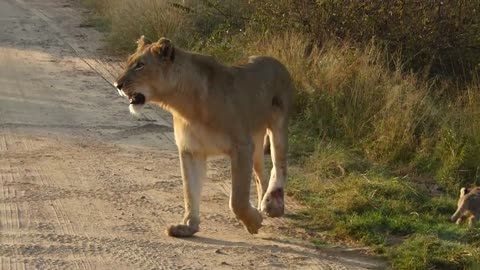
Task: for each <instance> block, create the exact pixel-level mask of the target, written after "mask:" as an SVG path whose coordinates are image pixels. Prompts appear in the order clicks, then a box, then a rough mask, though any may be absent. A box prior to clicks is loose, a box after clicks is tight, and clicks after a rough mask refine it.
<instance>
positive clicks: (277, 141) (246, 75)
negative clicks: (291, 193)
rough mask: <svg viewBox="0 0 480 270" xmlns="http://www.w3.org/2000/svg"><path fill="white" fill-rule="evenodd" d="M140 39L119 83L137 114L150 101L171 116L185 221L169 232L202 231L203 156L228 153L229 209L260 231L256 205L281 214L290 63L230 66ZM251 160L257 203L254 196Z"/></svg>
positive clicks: (263, 60)
mask: <svg viewBox="0 0 480 270" xmlns="http://www.w3.org/2000/svg"><path fill="white" fill-rule="evenodd" d="M137 44H138V47H137V50H136V52H134V53H133V54H132V55H131V56H130V57H129V58H128V62H127V66H126V69H125V71H124V73H123V74H121V75H120V76H119V78H118V79H117V81H116V83H115V86H116V87H117V90H118V91H119V93H120V94H121V95H123V96H126V97H128V99H129V101H130V111H131V112H132V113H136V112H138V111H139V109H140V108H141V107H142V106H143V105H144V104H145V103H153V104H157V105H159V106H161V107H162V108H164V109H165V110H167V111H169V112H170V113H171V114H172V115H173V123H174V133H175V141H176V144H177V147H178V151H179V155H180V166H181V172H182V178H183V186H184V200H185V217H184V219H183V222H182V223H181V224H179V225H173V226H171V227H169V228H168V229H167V233H168V235H170V236H174V237H190V236H192V235H193V234H195V233H196V232H198V230H199V224H200V217H199V206H200V193H201V187H202V182H203V180H204V179H205V177H206V159H207V157H208V156H212V155H228V156H229V157H230V159H231V171H232V189H231V193H230V209H231V210H232V211H233V213H234V214H235V216H236V217H237V218H238V219H239V220H241V222H242V223H243V224H244V226H245V227H246V229H247V230H248V232H250V233H251V234H255V233H257V232H258V229H259V228H260V227H261V226H262V215H261V214H260V212H259V211H258V210H257V208H258V209H261V211H262V212H264V213H266V214H267V215H268V216H270V217H279V216H282V215H283V213H284V184H285V181H286V178H287V160H286V158H287V156H286V155H287V147H288V145H287V141H288V140H287V126H288V116H289V110H290V105H291V96H292V92H293V86H292V81H291V78H290V75H289V73H288V71H287V69H286V68H285V66H284V65H282V64H281V63H280V62H278V61H277V60H275V59H274V58H271V57H265V56H255V57H250V58H249V59H248V62H247V63H245V64H242V65H238V66H225V65H222V64H220V63H218V62H217V61H216V60H215V59H214V58H212V57H211V56H206V55H201V54H196V53H192V52H187V51H184V50H181V49H179V48H177V47H174V46H173V44H172V42H171V41H170V40H169V39H166V38H161V39H160V40H158V41H157V42H154V43H150V42H148V41H146V40H145V38H144V37H143V36H142V37H141V38H140V39H139V40H138V41H137ZM265 134H267V136H268V137H269V140H270V145H271V146H270V148H271V150H270V152H271V156H272V162H273V168H272V171H271V175H270V181H269V182H268V187H267V185H266V184H267V183H266V181H265V180H266V179H265V177H264V160H263V158H264V153H263V142H264V136H265ZM252 167H253V170H254V172H255V180H256V186H257V197H258V206H257V208H255V207H252V205H251V204H250V201H249V194H250V182H251V176H252ZM264 194H265V195H264Z"/></svg>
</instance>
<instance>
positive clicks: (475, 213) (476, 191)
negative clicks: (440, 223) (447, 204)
mask: <svg viewBox="0 0 480 270" xmlns="http://www.w3.org/2000/svg"><path fill="white" fill-rule="evenodd" d="M464 218H468V225H469V226H470V227H472V226H473V223H474V222H475V221H478V220H480V187H473V188H461V189H460V198H459V199H458V204H457V211H455V214H453V216H452V217H451V220H452V222H456V223H457V224H460V222H462V219H464Z"/></svg>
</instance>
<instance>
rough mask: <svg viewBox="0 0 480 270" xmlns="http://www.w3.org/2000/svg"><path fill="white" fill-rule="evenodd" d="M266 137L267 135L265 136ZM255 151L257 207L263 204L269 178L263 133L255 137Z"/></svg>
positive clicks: (254, 168) (254, 169)
mask: <svg viewBox="0 0 480 270" xmlns="http://www.w3.org/2000/svg"><path fill="white" fill-rule="evenodd" d="M265 137H266V136H265ZM254 140H255V151H254V153H253V172H254V177H255V184H256V187H257V209H259V210H260V208H261V206H262V199H263V195H264V194H265V191H266V190H267V185H268V183H267V181H266V180H267V179H266V177H265V160H264V152H263V151H264V148H263V146H264V136H262V135H261V134H260V135H258V136H256V137H255V139H254Z"/></svg>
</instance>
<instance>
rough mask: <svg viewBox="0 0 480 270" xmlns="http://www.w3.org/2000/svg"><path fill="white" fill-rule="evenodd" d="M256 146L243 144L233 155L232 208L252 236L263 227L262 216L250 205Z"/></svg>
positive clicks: (248, 143) (237, 147) (249, 143)
mask: <svg viewBox="0 0 480 270" xmlns="http://www.w3.org/2000/svg"><path fill="white" fill-rule="evenodd" d="M253 152H254V145H253V143H252V142H247V143H243V144H242V143H241V144H240V145H237V146H236V149H235V150H234V151H232V154H231V164H232V190H231V192H230V208H231V209H232V211H233V213H234V214H235V216H236V217H237V218H238V219H239V220H240V221H241V222H242V223H243V225H244V226H245V228H246V229H247V230H248V232H249V233H251V234H256V233H258V230H259V229H260V227H262V219H263V218H262V214H260V212H259V211H258V210H257V209H256V208H254V207H252V205H251V204H250V183H251V179H252V165H253Z"/></svg>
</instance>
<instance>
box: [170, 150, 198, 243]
mask: <svg viewBox="0 0 480 270" xmlns="http://www.w3.org/2000/svg"><path fill="white" fill-rule="evenodd" d="M206 164H207V163H206V157H205V156H203V155H198V154H192V153H189V152H185V151H180V165H181V170H182V179H183V196H184V201H185V217H184V219H183V222H182V223H181V224H178V225H172V226H170V227H169V228H168V229H167V234H168V235H169V236H174V237H191V236H193V235H194V234H195V233H196V232H198V230H199V225H200V197H201V192H202V183H203V180H204V179H205V177H206V166H207V165H206Z"/></svg>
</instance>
